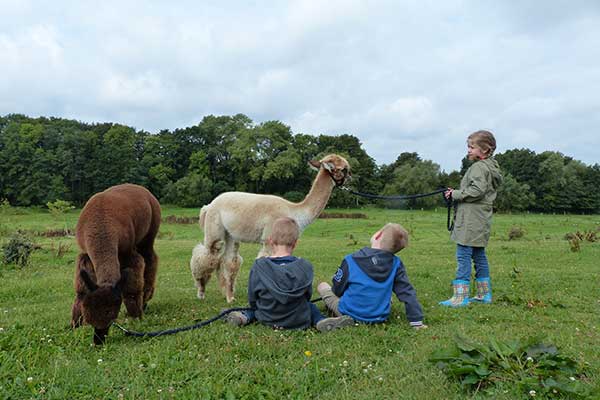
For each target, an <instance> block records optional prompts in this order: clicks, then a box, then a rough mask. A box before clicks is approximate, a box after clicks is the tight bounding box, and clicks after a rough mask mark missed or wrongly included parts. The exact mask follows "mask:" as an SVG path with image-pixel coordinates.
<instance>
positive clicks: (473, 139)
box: [467, 131, 496, 157]
mask: <svg viewBox="0 0 600 400" xmlns="http://www.w3.org/2000/svg"><path fill="white" fill-rule="evenodd" d="M467 142H469V143H470V144H472V145H473V146H477V147H479V148H480V149H481V150H482V151H483V152H484V153H485V154H486V156H488V157H491V156H492V155H493V154H494V151H496V138H495V137H494V135H493V134H492V132H490V131H477V132H473V133H471V134H470V135H469V137H468V138H467Z"/></svg>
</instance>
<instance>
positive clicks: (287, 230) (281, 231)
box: [269, 217, 300, 246]
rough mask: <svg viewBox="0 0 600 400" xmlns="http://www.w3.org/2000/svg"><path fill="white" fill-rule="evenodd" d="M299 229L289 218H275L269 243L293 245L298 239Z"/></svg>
mask: <svg viewBox="0 0 600 400" xmlns="http://www.w3.org/2000/svg"><path fill="white" fill-rule="evenodd" d="M299 235H300V229H299V228H298V224H297V223H296V221H294V220H293V219H291V218H288V217H282V218H277V219H276V220H275V221H274V222H273V226H272V227H271V235H270V236H269V238H270V239H271V243H272V244H274V245H279V246H293V245H294V243H296V241H297V240H298V236H299Z"/></svg>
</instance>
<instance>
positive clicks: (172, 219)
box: [162, 215, 198, 225]
mask: <svg viewBox="0 0 600 400" xmlns="http://www.w3.org/2000/svg"><path fill="white" fill-rule="evenodd" d="M162 222H166V223H167V224H181V225H190V224H197V223H198V217H178V216H176V215H169V216H167V217H164V218H163V219H162Z"/></svg>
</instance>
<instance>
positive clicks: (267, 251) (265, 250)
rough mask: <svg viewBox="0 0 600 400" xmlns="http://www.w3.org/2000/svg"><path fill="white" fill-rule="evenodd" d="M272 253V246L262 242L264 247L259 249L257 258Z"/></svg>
mask: <svg viewBox="0 0 600 400" xmlns="http://www.w3.org/2000/svg"><path fill="white" fill-rule="evenodd" d="M270 255H271V248H270V247H269V246H267V244H266V242H262V247H261V248H260V250H259V251H258V255H257V256H256V258H261V257H269V256H270Z"/></svg>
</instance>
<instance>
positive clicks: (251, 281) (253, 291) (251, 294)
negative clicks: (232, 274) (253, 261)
mask: <svg viewBox="0 0 600 400" xmlns="http://www.w3.org/2000/svg"><path fill="white" fill-rule="evenodd" d="M254 268H255V265H253V266H252V268H251V269H250V275H249V277H248V304H249V305H250V308H252V309H253V310H256V300H257V299H258V290H257V284H258V280H257V279H256V274H255V273H254Z"/></svg>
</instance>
